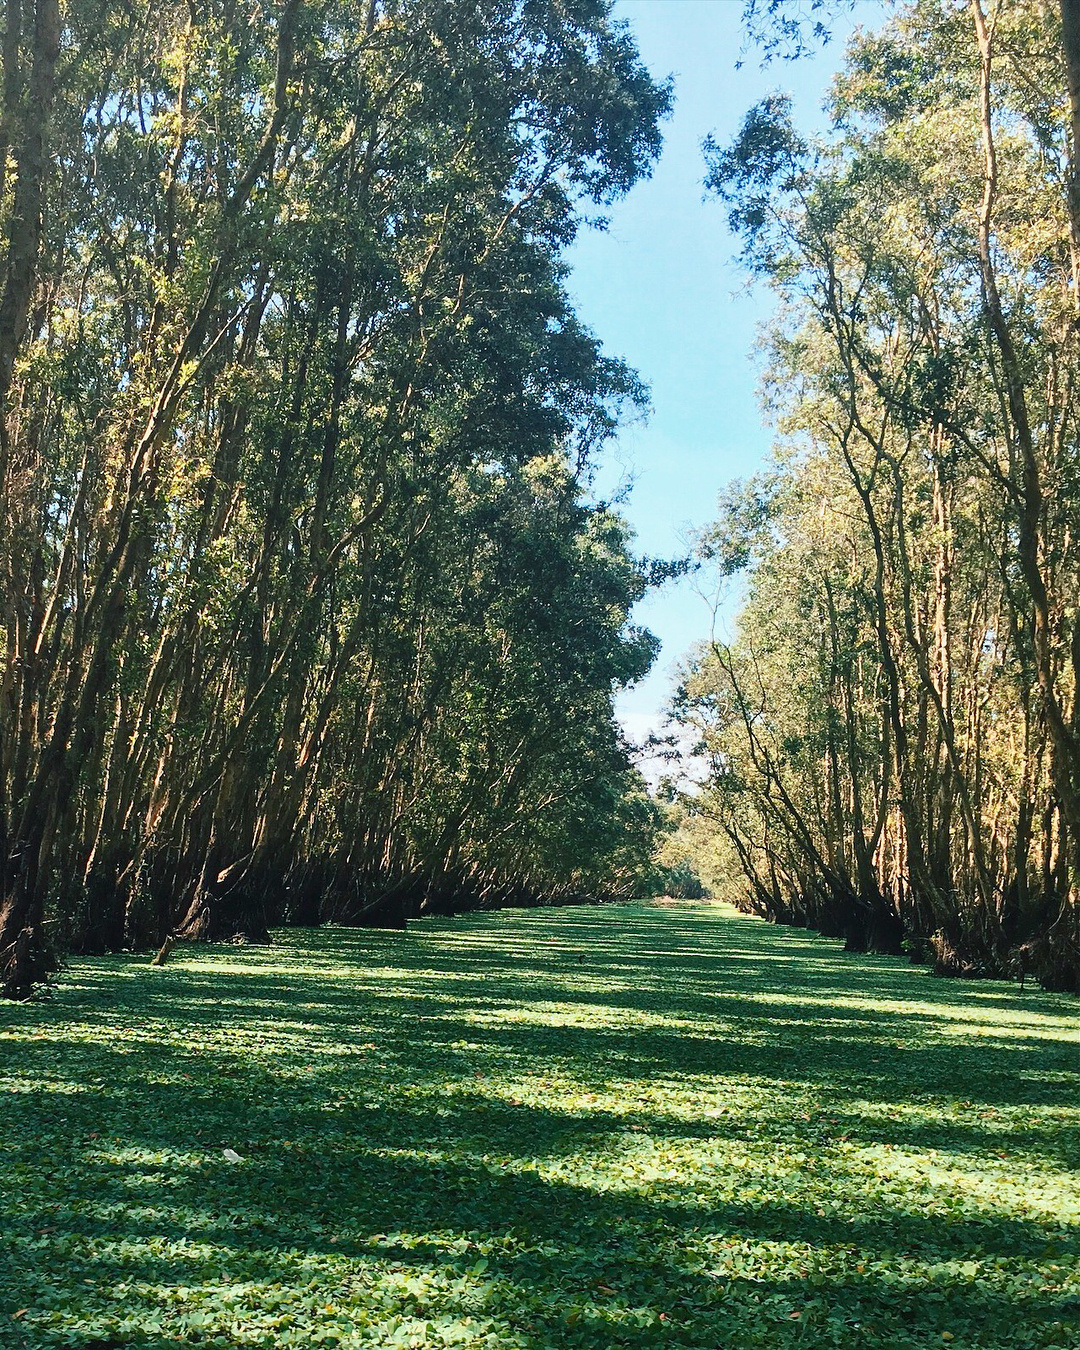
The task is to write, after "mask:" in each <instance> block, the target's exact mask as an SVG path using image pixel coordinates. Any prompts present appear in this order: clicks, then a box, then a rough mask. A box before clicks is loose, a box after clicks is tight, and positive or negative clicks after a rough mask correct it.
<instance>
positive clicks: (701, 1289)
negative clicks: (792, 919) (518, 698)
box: [0, 906, 1080, 1350]
mask: <svg viewBox="0 0 1080 1350" xmlns="http://www.w3.org/2000/svg"><path fill="white" fill-rule="evenodd" d="M1075 1013H1076V1007H1075V1004H1074V1003H1073V1002H1070V1001H1069V1000H1067V999H1064V998H1061V997H1055V996H1051V995H1047V994H1045V993H1042V992H1039V991H1029V992H1028V993H1024V994H1022V993H1020V992H1019V991H1018V990H1017V989H1016V988H1015V987H1014V986H1008V985H1005V984H997V983H989V982H987V983H980V984H978V985H971V984H960V983H958V982H955V981H939V980H935V979H933V978H932V977H931V976H930V975H929V974H928V973H927V972H926V971H924V970H918V969H912V968H910V967H908V966H907V965H906V964H905V963H904V962H902V961H899V960H889V959H880V958H868V957H861V956H851V955H845V954H843V953H842V952H840V951H839V950H838V944H835V943H831V942H827V941H825V940H824V939H820V938H815V937H812V936H810V935H808V934H805V933H802V932H796V931H792V930H780V929H777V928H774V927H771V926H767V925H766V924H764V923H761V922H758V921H755V920H751V919H746V918H741V917H737V916H735V915H733V914H732V913H731V912H730V911H729V910H727V909H722V908H719V907H697V908H693V909H691V908H681V909H674V910H670V909H669V910H664V909H658V908H649V907H644V906H642V907H636V908H619V909H611V908H604V909H601V910H587V911H586V910H581V909H578V910H572V911H567V910H564V911H559V912H555V913H551V912H546V913H537V912H530V911H526V912H518V911H514V912H506V913H503V914H499V915H496V916H472V917H469V918H465V919H457V920H431V921H426V922H424V923H422V924H420V925H418V926H416V927H414V928H412V929H410V930H409V931H407V932H404V933H390V934H386V933H377V934H376V933H372V932H369V931H355V930H341V929H327V930H322V931H319V932H306V931H296V930H293V931H290V932H288V933H286V934H284V935H282V936H281V938H280V939H279V941H278V942H277V944H276V945H275V946H273V947H271V948H268V949H251V948H247V949H242V950H238V949H221V948H216V949H215V948H202V949H198V950H194V949H190V948H188V949H184V950H183V951H182V952H180V953H179V954H178V957H177V959H176V960H175V962H174V963H171V964H170V965H168V966H166V967H165V968H164V969H161V970H152V969H150V968H149V967H148V966H147V964H146V961H145V959H144V958H136V957H128V956H110V957H104V958H99V959H81V960H79V961H77V962H76V963H75V964H74V965H73V966H72V968H71V969H70V971H69V972H67V973H66V974H65V976H64V977H63V979H62V981H61V983H60V986H59V988H58V990H57V992H56V993H55V995H54V997H53V998H52V999H51V1000H49V1001H47V1002H44V1003H39V1004H33V1005H24V1006H5V1007H3V1008H0V1072H2V1077H3V1087H4V1092H5V1111H4V1119H5V1129H4V1132H3V1136H2V1147H3V1156H2V1167H3V1175H4V1177H5V1182H6V1186H5V1201H4V1205H3V1211H2V1216H0V1345H2V1346H3V1347H4V1348H5V1350H28V1348H31V1347H32V1348H33V1350H36V1348H37V1347H48V1346H80V1347H89V1346H94V1347H96V1348H97V1350H101V1347H105V1346H138V1347H140V1350H164V1348H165V1347H167V1346H168V1347H171V1346H174V1345H176V1344H178V1343H181V1344H184V1345H189V1346H211V1345H212V1346H222V1347H224V1346H227V1347H230V1348H231V1347H247V1346H260V1347H266V1350H269V1348H270V1347H279V1346H280V1347H287V1346H294V1345H296V1346H300V1345H302V1346H309V1345H316V1346H317V1345H326V1346H341V1347H360V1346H404V1345H411V1346H447V1345H467V1346H470V1347H472V1346H476V1347H480V1346H492V1347H494V1346H498V1347H520V1348H521V1350H525V1348H526V1347H528V1348H529V1350H540V1347H549V1346H550V1347H566V1348H567V1350H570V1348H572V1347H595V1348H596V1350H601V1348H604V1350H606V1348H607V1347H646V1346H678V1347H686V1348H687V1350H689V1348H690V1347H694V1348H695V1350H714V1348H715V1347H720V1346H725V1347H726V1346H732V1347H735V1346H738V1347H740V1350H741V1348H742V1347H756V1346H760V1347H765V1346H768V1347H774V1346H788V1345H791V1346H799V1345H802V1346H808V1347H809V1346H872V1347H886V1346H888V1347H898V1348H899V1347H915V1346H920V1347H931V1346H938V1345H952V1346H954V1347H956V1348H957V1350H961V1348H962V1347H979V1348H980V1350H1005V1348H1006V1347H1009V1350H1013V1348H1015V1350H1020V1347H1043V1348H1044V1350H1046V1348H1047V1347H1061V1348H1062V1350H1064V1347H1066V1346H1069V1345H1074V1344H1076V1343H1077V1341H1076V1339H1075V1338H1076V1337H1077V1336H1078V1334H1080V1316H1078V1314H1080V1281H1078V1279H1077V1256H1078V1254H1080V1203H1078V1200H1077V1193H1076V1189H1075V1186H1074V1185H1073V1180H1074V1178H1073V1179H1071V1178H1070V1175H1069V1172H1070V1168H1071V1167H1072V1166H1074V1165H1075V1163H1076V1161H1077V1158H1076V1140H1077V1134H1076V1124H1077V1117H1078V1115H1080V1111H1078V1098H1077V1091H1076V1089H1077V1084H1078V1082H1080V1075H1078V1072H1077V1071H1078V1068H1080V1065H1078V1061H1077V1046H1076V1016H1075ZM225 1149H232V1150H234V1151H235V1152H236V1153H237V1154H238V1155H239V1158H240V1161H237V1162H230V1161H229V1160H228V1159H227V1157H226V1155H225V1154H224V1152H223V1150H225Z"/></svg>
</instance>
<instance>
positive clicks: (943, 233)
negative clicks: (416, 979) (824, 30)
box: [676, 0, 1080, 991]
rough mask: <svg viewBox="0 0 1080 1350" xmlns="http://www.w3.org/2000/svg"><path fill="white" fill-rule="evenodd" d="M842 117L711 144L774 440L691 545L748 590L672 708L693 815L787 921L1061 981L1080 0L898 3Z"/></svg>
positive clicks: (1071, 770)
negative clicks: (829, 124) (694, 792)
mask: <svg viewBox="0 0 1080 1350" xmlns="http://www.w3.org/2000/svg"><path fill="white" fill-rule="evenodd" d="M751 8H752V9H754V10H756V13H757V16H758V18H759V20H761V21H762V22H763V24H764V26H765V29H766V31H767V32H769V33H771V35H772V41H773V44H774V50H781V51H782V52H788V53H790V52H791V51H792V50H793V49H794V51H795V53H796V54H797V52H798V49H799V47H800V41H801V38H800V34H801V33H803V34H805V30H800V29H799V28H798V26H797V25H794V24H792V23H790V22H788V23H787V26H786V27H785V26H784V22H783V21H784V20H785V19H790V14H788V13H787V11H786V10H785V7H784V6H781V5H777V4H775V3H768V4H766V3H761V4H756V5H752V6H751ZM813 8H814V10H815V11H818V12H819V15H820V16H826V15H827V7H826V6H821V5H816V6H814V7H813ZM831 111H832V118H833V128H832V135H831V136H830V137H829V138H828V139H827V141H825V142H823V143H821V144H814V143H812V142H810V141H808V140H807V139H805V138H803V137H801V136H800V135H799V134H798V132H797V130H796V128H795V126H794V125H793V122H792V118H791V116H790V109H789V107H788V105H787V103H786V102H785V100H783V99H780V98H773V99H769V100H767V101H766V102H764V103H762V104H761V105H759V106H758V107H757V108H755V109H754V110H753V111H752V112H751V113H750V114H749V115H748V117H747V119H746V121H745V123H744V126H743V129H742V132H741V134H740V136H739V137H738V139H737V141H736V142H735V143H734V144H733V145H730V146H720V145H715V144H714V145H711V146H710V147H709V148H708V160H709V184H710V186H711V188H712V189H713V190H714V191H715V192H716V193H717V194H718V195H719V196H720V197H721V198H722V199H723V200H724V201H725V202H726V203H727V205H728V208H729V211H730V218H731V221H732V224H733V226H734V227H735V228H736V229H737V230H738V231H739V233H740V234H741V236H742V239H743V242H744V246H745V254H744V256H745V260H746V262H747V264H748V266H749V267H750V269H752V271H753V273H754V274H755V275H757V276H759V277H762V278H764V279H765V280H766V281H767V282H769V283H770V284H771V285H772V286H773V287H774V288H775V290H776V292H777V294H778V296H779V303H780V311H779V312H780V317H779V319H778V321H777V323H776V324H775V325H774V326H773V329H772V331H771V333H770V334H769V337H768V340H767V346H766V364H767V374H766V380H765V398H766V402H767V404H768V405H769V407H770V409H771V411H772V412H773V414H774V415H775V417H776V419H777V422H778V425H779V427H780V431H781V443H780V447H779V449H778V451H777V454H776V457H775V460H774V463H773V464H772V466H771V468H770V470H769V471H768V472H766V473H764V474H762V475H761V476H759V477H758V478H756V479H754V480H752V481H750V482H748V483H745V484H743V485H741V486H740V487H737V488H735V489H733V490H732V491H730V492H729V493H728V494H727V496H726V498H725V499H724V501H723V503H722V510H721V515H720V519H719V520H718V521H717V523H716V524H715V526H714V527H713V528H712V529H711V530H709V531H708V532H706V534H705V536H704V538H703V541H702V546H701V553H702V556H703V558H704V560H705V561H706V562H708V563H709V564H710V565H711V566H714V567H716V568H718V569H719V572H720V574H721V575H722V576H736V575H743V576H744V577H745V578H746V580H745V585H746V603H745V606H744V608H743V610H742V613H741V618H740V621H739V624H738V630H737V634H736V636H735V638H734V640H733V641H732V642H730V643H725V642H721V641H714V642H711V643H709V644H707V645H705V646H702V647H701V648H700V649H699V650H698V651H697V652H696V653H695V655H694V656H693V658H692V659H691V660H690V662H689V663H688V666H687V669H686V671H685V679H684V681H683V683H682V687H681V689H680V692H679V696H678V699H677V706H676V713H677V716H678V717H679V718H680V719H682V720H683V722H684V723H685V724H686V725H687V726H689V727H690V728H692V729H693V730H694V731H695V733H696V734H697V736H698V738H699V740H700V743H701V747H702V749H703V752H704V753H705V755H706V756H707V759H708V763H709V765H710V771H709V781H708V783H707V785H706V786H705V788H704V790H703V791H702V792H701V794H700V795H699V796H698V797H697V798H695V799H694V800H692V802H691V811H692V813H693V815H694V817H695V819H694V820H693V821H692V823H691V827H690V828H691V832H692V834H693V836H694V837H695V839H696V841H697V848H698V852H699V856H702V857H703V858H705V860H706V870H707V871H708V872H709V873H710V874H711V875H712V876H714V877H721V878H722V877H725V876H728V875H730V874H731V873H733V872H734V873H736V874H740V875H741V876H742V877H743V879H744V880H743V889H742V892H741V902H742V903H743V904H744V905H745V906H746V907H748V908H750V909H753V910H755V911H756V912H758V913H761V914H763V915H766V916H768V917H770V918H773V919H777V920H780V921H783V922H786V923H793V924H802V925H806V926H809V927H812V928H815V929H818V930H819V931H821V932H823V933H826V934H830V935H834V936H843V937H845V938H846V939H847V943H848V946H849V947H850V948H852V949H855V950H873V951H885V952H895V953H899V952H901V951H906V952H908V953H910V954H911V956H912V957H913V958H914V959H916V960H920V961H928V962H931V963H932V964H933V966H934V968H935V969H936V970H937V971H938V972H939V973H943V974H969V975H974V974H995V975H1010V974H1011V975H1019V976H1020V977H1021V978H1023V977H1024V975H1025V974H1030V975H1033V976H1035V977H1036V978H1038V979H1039V980H1040V981H1041V982H1042V983H1043V984H1044V985H1046V986H1048V987H1050V988H1054V989H1062V990H1071V991H1076V990H1078V989H1080V700H1078V697H1077V691H1078V685H1080V611H1078V605H1080V380H1078V377H1080V163H1078V158H1077V154H1078V146H1080V4H1078V3H1077V2H1076V0H1061V3H1060V5H1058V4H1056V3H1055V4H1049V3H1043V2H1041V0H1008V3H993V4H988V3H985V2H984V0H971V3H968V4H966V5H955V4H946V3H942V2H941V0H924V2H922V3H917V4H905V5H902V6H898V7H897V9H896V11H895V14H894V17H892V18H891V19H890V21H889V23H888V24H887V25H886V26H885V27H884V28H883V29H882V30H881V31H879V32H872V33H862V34H861V35H859V36H857V37H856V39H855V40H854V42H853V44H852V46H851V47H850V49H849V52H848V57H847V61H846V64H845V67H844V69H843V71H842V73H841V75H840V76H839V78H838V80H837V81H836V84H835V86H834V94H833V102H832V109H831Z"/></svg>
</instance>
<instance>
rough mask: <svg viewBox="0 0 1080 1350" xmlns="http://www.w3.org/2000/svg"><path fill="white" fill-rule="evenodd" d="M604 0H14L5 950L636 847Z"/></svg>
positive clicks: (636, 653)
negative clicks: (586, 274)
mask: <svg viewBox="0 0 1080 1350" xmlns="http://www.w3.org/2000/svg"><path fill="white" fill-rule="evenodd" d="M608 8H609V7H608V5H607V4H606V3H604V2H603V0H574V2H573V3H571V4H563V3H556V0H365V3H357V2H356V0H354V2H353V3H345V0H341V2H339V3H335V2H333V0H306V2H303V3H302V2H301V0H277V2H276V3H268V4H260V5H254V6H253V5H250V4H248V5H236V4H234V3H232V0H192V3H183V4H178V3H170V0H164V3H156V4H153V5H150V4H145V3H141V2H140V3H134V2H131V3H116V0H63V2H62V0H22V3H20V2H19V0H11V3H8V4H7V6H6V9H5V14H6V19H5V24H6V26H5V29H4V35H3V40H2V50H0V61H2V89H0V99H2V116H0V141H2V144H0V494H2V501H0V569H2V571H0V639H2V654H0V716H2V721H0V850H2V859H3V863H2V865H3V872H2V897H0V984H2V987H3V989H4V991H5V992H7V993H8V994H12V995H16V996H19V995H23V994H25V993H26V992H27V991H28V989H29V988H30V987H31V986H32V985H33V984H34V982H35V981H37V980H39V979H40V978H41V977H42V975H43V974H44V973H45V972H46V971H47V969H48V968H49V966H50V964H52V962H53V961H54V960H55V953H56V952H57V951H59V950H63V949H65V948H67V949H72V948H74V949H77V950H82V951H86V950H107V949H115V948H118V947H120V946H127V945H133V944H134V945H140V944H147V943H155V944H156V943H158V942H160V941H162V940H163V939H164V938H165V936H166V935H167V934H170V933H173V934H179V935H181V936H187V937H207V936H227V935H230V934H236V933H241V932H244V933H247V934H248V935H251V936H257V935H258V934H260V933H262V932H264V931H265V929H266V926H267V925H268V924H271V923H280V922H298V923H309V922H315V921H320V920H325V919H333V920H336V921H340V922H347V923H349V922H382V923H400V922H402V921H403V920H404V919H405V918H406V917H408V916H410V915H413V914H418V913H420V912H423V911H425V910H431V909H439V908H446V907H449V906H453V907H462V906H467V905H491V904H496V903H523V902H537V901H558V900H560V899H566V898H570V897H573V896H575V895H582V894H599V895H619V894H625V893H629V892H630V891H632V890H633V888H634V886H635V884H636V883H637V879H638V877H639V875H640V874H641V871H642V869H643V868H644V867H646V866H647V865H648V862H649V857H650V854H651V851H652V844H653V835H654V832H655V829H656V823H657V822H656V812H655V810H654V808H653V807H652V805H651V803H650V802H649V799H648V797H647V795H646V794H645V792H644V790H643V785H642V783H641V780H640V778H639V777H638V775H637V774H636V771H634V770H633V769H632V768H631V766H630V764H629V761H628V757H627V753H626V748H625V746H624V744H623V742H622V739H621V737H620V734H619V731H618V729H617V726H616V724H615V722H614V720H613V717H612V691H613V688H615V687H618V686H619V685H620V684H622V683H625V682H627V681H631V680H634V679H636V678H638V677H640V676H641V675H642V674H643V673H644V671H645V670H646V669H647V668H648V666H649V663H650V661H651V659H652V657H653V654H654V647H655V644H654V641H653V640H652V638H651V637H650V635H649V634H647V633H645V632H642V631H639V630H636V629H634V628H633V627H631V626H628V623H627V616H628V613H629V610H630V607H631V606H632V604H633V603H634V601H635V600H636V599H637V598H638V597H639V596H640V595H641V594H642V592H643V590H644V588H645V587H646V585H647V583H648V581H649V577H648V576H647V575H646V573H645V570H643V568H642V566H640V565H639V564H637V563H636V562H635V560H634V559H633V557H632V556H631V554H630V552H629V551H628V533H627V529H626V527H625V525H624V524H623V522H622V520H621V519H620V518H619V517H618V515H617V514H615V513H613V512H612V511H611V510H610V509H607V508H605V507H604V506H603V505H601V504H596V503H594V502H591V500H590V498H589V496H588V492H587V488H588V484H589V480H590V472H591V465H592V464H593V461H594V456H595V454H596V451H597V449H598V448H599V447H600V446H601V445H602V444H603V442H604V441H605V439H606V438H607V437H608V436H609V434H610V433H611V432H612V431H613V429H614V427H615V425H616V422H617V419H618V418H619V417H620V415H621V414H622V413H623V412H624V411H629V412H634V411H635V410H636V409H638V408H639V407H640V406H641V405H642V403H643V394H642V390H641V388H640V386H639V384H638V382H637V381H636V379H635V378H634V377H633V375H632V374H631V372H629V371H628V370H627V369H626V368H625V367H624V366H622V365H621V364H620V363H619V362H617V361H614V360H611V359H608V358H607V357H605V356H604V355H603V354H602V353H601V352H600V350H599V349H598V346H597V343H596V342H595V341H594V340H593V339H592V337H591V336H590V335H589V334H588V333H587V332H585V331H583V329H582V328H581V326H580V324H579V323H578V322H577V320H576V319H575V316H574V313H573V311H572V308H571V307H570V305H569V303H568V300H567V296H566V294H565V291H564V289H563V284H562V282H563V276H564V272H565V267H564V264H563V263H562V262H561V261H560V259H561V256H562V254H563V252H564V250H565V249H566V247H567V246H568V244H569V243H570V242H571V241H572V239H573V238H574V235H575V232H576V230H577V228H578V226H579V223H580V219H581V211H582V209H583V207H584V208H588V209H590V210H593V209H602V207H603V205H604V203H605V202H609V201H611V200H613V199H614V198H615V197H617V196H618V195H619V194H621V193H623V192H624V191H625V190H626V189H627V188H629V187H630V185H631V184H632V183H633V182H634V181H635V180H636V179H637V178H639V177H640V176H641V175H642V174H643V173H645V172H647V170H648V168H649V166H650V164H651V162H652V160H653V159H654V157H655V156H656V154H657V152H658V148H659V143H660V142H659V133H658V121H659V119H660V118H661V117H662V116H663V114H664V113H665V111H666V109H667V105H668V101H669V99H668V91H667V89H666V87H662V86H657V85H656V84H655V83H654V82H653V81H652V80H651V79H650V77H649V75H648V73H647V72H646V71H645V69H644V68H643V66H642V65H641V63H640V61H639V59H638V56H637V53H636V51H635V48H634V45H633V43H632V41H631V39H630V38H629V36H628V34H627V32H626V31H625V29H624V28H623V27H621V26H620V25H619V24H618V23H616V22H613V21H612V19H611V18H610V16H609V15H608V12H607V11H608Z"/></svg>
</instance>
